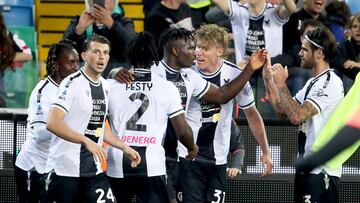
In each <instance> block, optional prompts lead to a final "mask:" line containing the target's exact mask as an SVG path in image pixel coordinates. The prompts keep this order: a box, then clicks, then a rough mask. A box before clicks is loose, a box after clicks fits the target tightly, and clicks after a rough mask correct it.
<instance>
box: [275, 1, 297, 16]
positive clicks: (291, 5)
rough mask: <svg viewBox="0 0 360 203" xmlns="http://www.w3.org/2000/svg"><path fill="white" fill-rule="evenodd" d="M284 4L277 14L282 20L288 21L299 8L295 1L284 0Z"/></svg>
mask: <svg viewBox="0 0 360 203" xmlns="http://www.w3.org/2000/svg"><path fill="white" fill-rule="evenodd" d="M283 3H284V4H283V5H280V6H279V7H278V9H277V10H276V12H277V15H278V16H279V17H280V18H281V19H283V20H286V19H287V18H288V17H289V16H290V15H291V14H293V13H295V12H296V10H297V8H296V4H295V1H294V0H283Z"/></svg>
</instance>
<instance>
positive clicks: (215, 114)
mask: <svg viewBox="0 0 360 203" xmlns="http://www.w3.org/2000/svg"><path fill="white" fill-rule="evenodd" d="M193 69H194V70H196V71H197V72H198V73H199V74H200V75H201V76H202V77H203V78H204V79H206V80H207V81H209V82H211V83H213V84H215V85H217V86H219V87H221V86H223V85H225V84H227V83H229V82H230V81H232V80H233V79H234V78H235V77H237V76H238V75H239V74H240V73H241V69H239V68H238V67H237V66H236V65H234V64H232V63H230V62H228V61H225V60H223V61H222V62H221V65H220V67H219V69H218V70H216V71H215V72H214V73H213V74H210V75H209V74H205V73H203V72H202V71H201V70H200V69H198V68H197V67H196V66H194V67H193ZM235 99H236V101H237V103H238V104H239V105H240V108H242V109H246V108H249V107H251V106H253V105H255V101H254V95H253V92H252V89H251V85H250V83H249V82H247V83H246V85H245V86H244V88H243V89H242V90H241V91H240V92H239V93H238V95H237V96H236V98H235ZM233 105H234V102H233V101H229V102H228V103H226V104H221V105H220V104H214V103H209V102H206V101H202V100H197V99H194V98H192V99H191V102H190V105H189V107H188V111H187V122H188V124H189V125H190V126H191V128H192V130H193V134H194V139H195V141H196V144H197V145H198V146H199V153H198V156H197V158H196V159H197V160H199V161H202V160H203V161H206V162H211V163H215V164H216V165H222V164H226V161H227V160H226V159H227V155H228V152H229V145H230V132H231V118H232V112H233ZM186 155H187V150H186V148H185V147H184V146H183V145H181V144H180V146H179V156H180V157H183V158H184V157H185V156H186Z"/></svg>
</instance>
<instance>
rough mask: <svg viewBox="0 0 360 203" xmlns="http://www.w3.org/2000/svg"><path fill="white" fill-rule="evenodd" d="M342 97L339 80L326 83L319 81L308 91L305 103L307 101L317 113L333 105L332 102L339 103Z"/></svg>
mask: <svg viewBox="0 0 360 203" xmlns="http://www.w3.org/2000/svg"><path fill="white" fill-rule="evenodd" d="M333 77H334V76H333ZM343 95H344V88H343V86H342V83H341V80H330V82H328V83H327V82H320V81H319V82H316V83H315V84H314V86H313V87H312V88H311V89H310V91H309V94H308V95H307V97H306V99H305V101H309V102H310V103H311V104H313V105H314V107H315V108H316V109H317V111H318V112H321V111H322V110H323V109H325V108H326V107H327V106H329V105H332V104H334V101H340V100H341V98H342V97H343Z"/></svg>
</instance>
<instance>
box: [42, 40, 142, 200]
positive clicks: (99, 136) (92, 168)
mask: <svg viewBox="0 0 360 203" xmlns="http://www.w3.org/2000/svg"><path fill="white" fill-rule="evenodd" d="M109 52H110V42H109V41H108V40H107V39H106V38H105V37H102V36H99V35H93V36H92V37H91V38H89V40H88V41H87V42H86V43H85V46H84V52H82V53H81V57H82V58H83V60H84V61H85V65H84V67H82V68H81V69H80V70H79V71H77V72H75V73H73V74H71V75H69V76H68V77H67V78H65V79H64V80H63V81H62V82H61V84H60V87H59V90H58V93H57V96H56V99H55V100H54V103H53V105H52V108H51V109H50V112H49V117H48V123H47V128H48V130H50V131H51V132H52V133H54V134H55V135H56V136H53V138H52V140H51V143H50V152H49V157H48V161H47V165H46V172H47V174H46V180H45V188H46V189H47V195H46V200H45V202H53V201H55V202H77V201H79V199H81V200H82V201H84V202H99V201H101V202H116V200H115V198H114V196H113V194H112V191H111V188H110V184H109V183H108V181H107V179H106V176H105V175H104V174H103V173H102V169H101V163H100V162H105V160H106V154H105V151H104V150H103V149H102V147H101V146H102V143H103V141H106V142H107V143H109V144H110V145H112V146H114V147H116V148H118V149H121V150H123V152H124V153H125V154H126V155H127V156H129V158H130V160H131V161H130V162H131V166H132V167H136V165H137V164H138V163H139V162H140V156H139V154H138V153H137V152H136V151H135V150H134V149H132V148H130V147H129V146H128V145H126V144H125V143H124V142H122V141H121V140H119V139H117V137H116V136H115V135H113V134H112V132H111V131H110V129H108V128H105V122H104V120H105V117H106V114H107V113H106V112H107V109H108V97H109V95H108V91H109V87H108V83H107V82H106V80H104V79H103V78H102V77H101V73H102V72H103V71H104V69H105V67H106V65H107V62H108V61H109ZM76 198H79V199H76Z"/></svg>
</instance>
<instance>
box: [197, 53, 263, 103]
mask: <svg viewBox="0 0 360 203" xmlns="http://www.w3.org/2000/svg"><path fill="white" fill-rule="evenodd" d="M266 54H267V52H266V50H265V49H260V50H257V51H256V52H255V53H253V54H252V55H251V57H250V59H249V63H248V64H247V65H246V67H245V69H244V70H243V71H242V73H241V74H239V75H238V76H237V77H236V78H235V79H234V80H232V81H231V82H229V83H228V84H226V85H224V86H222V87H217V86H216V85H213V84H212V85H211V86H210V88H209V90H208V91H207V93H206V94H205V95H204V96H203V97H202V98H201V99H203V100H205V101H208V102H214V103H217V104H225V103H227V102H228V101H230V100H231V99H232V98H234V97H235V96H236V94H237V93H239V92H240V91H241V90H242V89H243V88H244V86H245V84H246V83H247V82H248V81H249V79H250V77H251V75H252V74H253V73H254V71H255V70H258V69H260V68H262V67H263V66H264V64H265V63H266Z"/></svg>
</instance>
